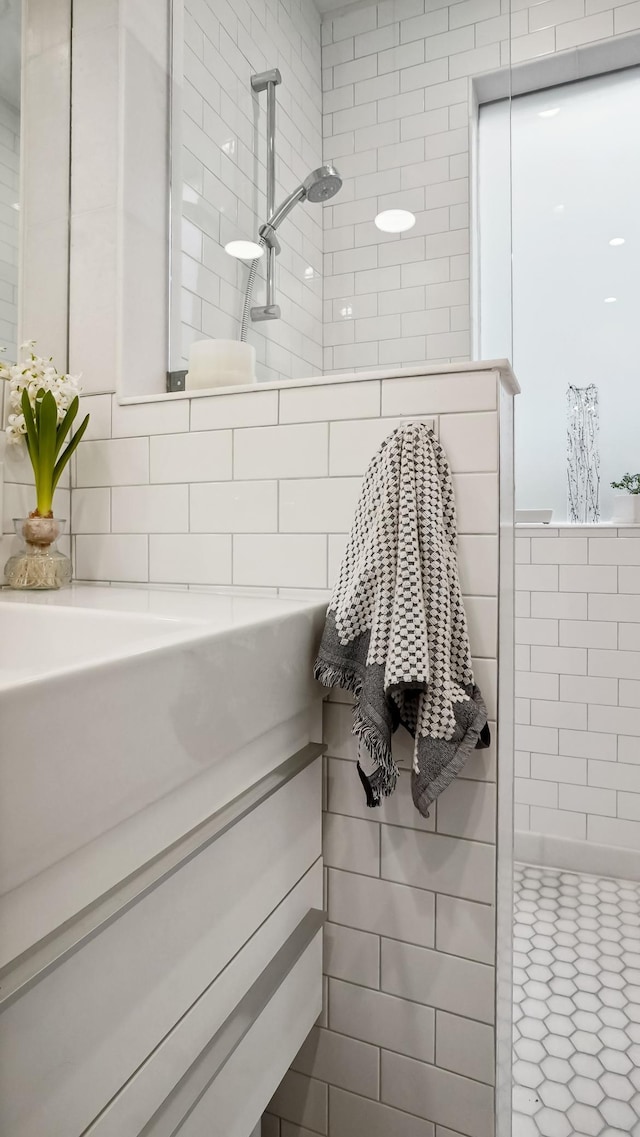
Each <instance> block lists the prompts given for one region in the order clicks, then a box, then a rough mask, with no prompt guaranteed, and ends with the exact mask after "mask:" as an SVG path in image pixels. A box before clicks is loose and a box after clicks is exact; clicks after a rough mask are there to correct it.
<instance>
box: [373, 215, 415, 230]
mask: <svg viewBox="0 0 640 1137" xmlns="http://www.w3.org/2000/svg"><path fill="white" fill-rule="evenodd" d="M415 223H416V219H415V216H414V214H413V213H410V212H409V210H408V209H383V211H382V213H379V214H378V216H377V217H376V219H375V224H376V225H377V227H378V229H381V230H382V232H383V233H406V231H407V229H413V226H414V225H415Z"/></svg>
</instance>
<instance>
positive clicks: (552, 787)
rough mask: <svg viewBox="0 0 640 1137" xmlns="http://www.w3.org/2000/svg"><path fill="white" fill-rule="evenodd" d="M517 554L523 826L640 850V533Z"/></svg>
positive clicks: (549, 540) (529, 544)
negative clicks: (520, 615)
mask: <svg viewBox="0 0 640 1137" xmlns="http://www.w3.org/2000/svg"><path fill="white" fill-rule="evenodd" d="M551 2H553V3H554V4H557V2H558V0H549V3H551ZM548 6H549V5H548V4H547V3H545V4H540V5H538V7H537V9H536V11H538V12H540V10H541V9H543V8H546V7H548ZM532 11H533V9H532ZM587 533H588V535H586V534H587ZM516 551H517V560H518V564H517V566H516V590H517V591H516V596H517V601H518V605H519V609H520V611H522V612H523V613H525V612H526V613H527V615H526V616H523V617H522V618H520V619H517V620H516V643H517V644H519V645H520V647H521V650H524V652H526V655H522V656H521V658H520V660H519V662H518V664H517V671H516V693H517V695H518V725H517V726H516V748H517V750H518V764H519V766H518V770H517V771H516V774H517V776H516V782H515V800H516V803H517V828H518V829H519V830H520V831H522V832H532V833H539V834H543V835H546V836H548V835H552V836H554V837H560V838H569V839H573V840H576V841H584V842H588V843H593V844H598V845H607V846H613V847H624V848H625V849H630V850H636V851H640V682H639V680H640V530H638V529H634V528H630V529H616V528H612V527H611V526H601V527H595V528H592V529H590V530H584V529H582V530H579V529H576V530H573V531H569V530H568V529H567V528H562V529H549V528H546V527H545V528H537V527H536V528H531V529H527V528H525V527H522V526H519V527H518V529H517V530H516Z"/></svg>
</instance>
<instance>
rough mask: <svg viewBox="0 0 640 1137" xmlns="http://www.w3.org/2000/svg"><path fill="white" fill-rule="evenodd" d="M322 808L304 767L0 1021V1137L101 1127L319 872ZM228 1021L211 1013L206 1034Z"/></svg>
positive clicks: (54, 1136) (38, 1136) (71, 1136)
mask: <svg viewBox="0 0 640 1137" xmlns="http://www.w3.org/2000/svg"><path fill="white" fill-rule="evenodd" d="M320 795H321V790H320V760H319V759H316V760H315V761H314V762H313V763H312V764H310V765H308V766H306V768H304V769H302V770H301V772H300V773H297V774H296V776H295V777H292V778H290V780H288V781H286V782H285V783H284V784H283V785H281V787H280V788H278V789H277V791H276V792H272V793H271V794H270V795H269V796H267V797H266V798H265V799H264V800H262V801H261V802H260V804H258V805H257V806H256V807H255V808H252V809H251V811H250V812H247V813H246V814H245V815H244V816H242V817H241V819H240V820H238V821H237V823H235V824H232V825H231V826H230V827H229V828H227V829H226V830H224V831H223V832H221V833H220V834H219V835H218V836H217V839H216V840H214V841H213V842H212V843H210V844H208V845H207V846H206V847H205V848H203V849H202V851H200V852H197V854H196V855H193V856H192V857H191V859H189V860H187V861H186V863H184V864H182V865H181V867H180V868H179V870H178V871H176V872H174V873H173V874H172V875H169V876H167V877H166V878H165V879H163V880H162V882H161V883H160V884H159V885H158V886H157V887H154V888H152V889H151V890H150V891H148V892H147V893H146V894H145V895H144V896H143V897H142V898H141V899H139V900H138V901H137V903H134V904H133V905H132V906H131V907H129V908H128V909H127V910H125V911H123V912H122V913H121V914H119V915H118V917H117V918H116V919H114V920H113V922H112V923H110V924H107V925H106V926H105V927H104V928H102V929H100V930H99V932H98V934H96V935H94V936H93V938H89V939H87V941H86V942H85V943H83V945H82V947H81V948H80V949H79V950H77V951H75V952H74V954H72V955H70V957H69V958H68V959H66V960H64V962H62V963H60V964H59V965H58V966H56V967H55V968H54V969H53V970H52V971H51V972H50V974H45V975H44V977H43V978H41V979H40V980H39V981H38V982H35V983H34V985H33V986H32V987H31V988H30V989H27V990H26V992H25V993H24V994H22V995H20V996H19V997H17V998H16V999H15V1001H14V1002H12V1003H10V1004H9V1005H8V1006H7V1007H6V1008H5V1009H4V1010H3V1013H2V1014H1V1015H0V1132H1V1133H3V1134H5V1133H6V1134H7V1135H10V1137H44V1135H45V1134H46V1137H79V1135H80V1134H81V1133H83V1132H84V1131H85V1130H86V1128H87V1126H90V1125H91V1123H92V1122H94V1124H96V1123H97V1122H96V1119H97V1118H98V1115H99V1114H100V1113H102V1114H103V1116H104V1117H105V1118H106V1117H107V1116H108V1112H109V1107H110V1103H111V1102H112V1099H115V1098H116V1097H117V1095H118V1094H119V1092H120V1090H121V1088H122V1087H123V1086H124V1084H125V1083H126V1082H128V1081H129V1080H130V1079H132V1080H133V1081H135V1078H137V1077H138V1076H139V1073H136V1072H140V1071H141V1070H142V1069H144V1066H145V1063H146V1061H147V1059H148V1057H149V1055H150V1054H151V1053H152V1051H156V1050H158V1052H159V1051H160V1050H161V1049H162V1045H163V1044H164V1041H166V1040H167V1038H168V1036H170V1035H171V1032H172V1031H173V1029H174V1027H175V1026H176V1024H177V1023H178V1021H179V1020H180V1019H181V1018H182V1017H183V1016H186V1014H187V1012H191V1011H192V1009H193V1008H194V1007H195V1005H196V1004H198V1002H199V1000H201V997H202V996H203V993H204V992H205V991H206V990H207V989H208V988H209V987H210V986H211V985H212V984H213V981H214V980H215V979H216V977H217V976H218V975H220V973H221V972H222V970H223V969H224V968H226V967H227V965H229V963H230V961H232V960H234V957H235V956H236V955H237V953H238V952H240V949H242V948H243V946H244V945H246V944H247V943H248V941H250V940H251V937H252V936H253V935H254V933H255V932H256V929H258V928H260V925H262V924H263V922H264V921H267V920H268V918H269V916H270V915H271V914H272V913H274V911H275V910H276V909H277V908H278V905H280V904H281V902H282V901H283V899H284V898H285V897H287V896H288V894H289V893H291V891H292V890H293V889H294V888H295V886H296V884H297V883H298V882H299V881H300V880H301V878H302V877H303V876H304V875H305V874H306V873H307V872H308V870H309V868H310V867H311V866H312V865H314V864H315V862H316V861H318V858H319V857H320V855H321V835H320V822H321V810H320ZM318 879H319V878H318ZM317 887H318V886H317V885H316V886H315V892H316V894H317ZM285 923H286V921H285ZM276 941H277V937H276ZM265 942H266V941H265ZM278 947H279V944H278V943H277V942H276V943H275V947H274V949H273V950H275V951H277V950H278ZM254 950H255V949H254ZM241 954H243V953H241ZM259 956H260V952H258V956H257V957H256V958H258V957H259ZM234 962H235V960H234ZM254 968H255V964H254ZM247 974H248V975H250V974H251V968H250V967H249V968H248V971H247ZM222 978H223V977H222V976H221V979H222ZM319 981H320V980H319V971H318V982H319ZM248 982H251V979H250V978H249V979H248ZM224 986H225V984H224V982H222V983H221V984H220V990H222V991H223V990H224ZM226 1013H228V1009H227V1007H226V1005H225V1001H224V1000H222V1001H221V1003H220V1007H219V1011H218V1021H222V1020H223V1019H224V1016H225V1014H226ZM211 1023H212V1024H213V1025H212V1029H213V1031H215V1030H216V1029H217V1022H216V1015H215V1014H214V1015H213V1016H212V1018H211ZM209 1037H210V1036H209ZM134 1076H135V1077H134ZM165 1093H166V1082H165ZM143 1124H144V1122H143ZM96 1131H97V1130H96ZM105 1132H106V1130H105ZM117 1132H118V1137H123V1134H124V1132H125V1130H123V1129H122V1128H120V1129H118V1130H117ZM132 1132H135V1133H138V1132H139V1130H133V1131H132Z"/></svg>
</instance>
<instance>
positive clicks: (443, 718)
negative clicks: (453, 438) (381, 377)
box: [314, 422, 490, 817]
mask: <svg viewBox="0 0 640 1137" xmlns="http://www.w3.org/2000/svg"><path fill="white" fill-rule="evenodd" d="M456 547H457V538H456V511H455V499H454V494H453V484H452V481H451V472H450V470H449V465H448V462H447V459H446V456H445V453H444V450H443V449H442V447H441V446H440V443H439V442H438V441H437V439H436V437H435V435H434V434H433V431H432V430H430V429H429V428H428V427H427V426H426V425H425V424H424V423H419V422H413V423H406V424H404V425H402V426H400V427H398V429H397V430H395V431H394V432H393V434H391V435H390V436H389V437H388V438H387V439H386V440H385V441H384V442H383V443H382V446H381V447H380V449H379V451H378V453H377V454H376V455H375V457H374V458H373V459H372V461H371V463H370V465H369V468H368V470H367V472H366V474H365V477H364V481H363V485H362V491H361V494H360V499H359V501H358V505H357V508H356V514H355V518H354V522H353V526H352V529H351V534H350V536H349V541H348V543H347V548H346V551H345V554H344V557H343V559H342V564H341V566H340V571H339V573H338V579H337V582H336V585H335V588H334V590H333V595H332V597H331V601H330V603H329V609H328V611H327V619H326V624H325V629H324V633H323V637H322V642H321V645H320V650H319V652H318V658H317V660H316V664H315V669H314V674H315V677H316V679H319V680H320V682H321V683H324V685H325V686H327V687H333V686H339V687H345V688H347V689H348V690H350V691H353V693H354V694H355V696H356V704H355V706H354V716H353V733H354V734H356V735H358V736H359V738H360V741H361V743H362V744H363V746H364V748H365V749H366V751H367V752H368V756H369V758H370V759H371V761H372V763H373V768H372V769H371V770H370V771H365V770H364V769H363V768H362V765H361V763H360V762H359V763H358V772H359V774H360V777H361V779H362V783H363V785H364V788H365V791H366V794H367V802H368V804H369V805H379V803H380V799H381V797H384V796H388V795H389V794H391V793H393V790H394V789H395V786H396V782H397V778H398V769H397V766H396V764H395V762H394V759H393V756H392V753H391V735H392V733H393V732H394V731H395V730H396V728H397V727H398V726H399V725H402V726H404V727H406V729H407V730H408V731H409V732H410V733H411V735H412V736H413V738H414V740H415V745H414V756H413V773H412V793H413V800H414V803H415V805H416V807H417V808H418V809H419V810H420V812H421V813H422V814H423V815H424V816H425V817H426V816H428V811H429V806H430V805H431V803H432V802H433V801H435V799H436V797H437V796H438V794H440V793H442V791H443V790H444V789H445V787H446V786H448V785H449V782H451V781H452V779H453V778H454V777H455V776H456V775H457V774H458V773H459V772H460V770H461V769H462V767H463V765H464V763H465V761H466V760H467V758H468V757H469V754H470V753H471V751H472V750H473V749H474V748H476V747H478V748H482V747H484V746H488V745H489V742H490V738H489V730H488V726H487V711H486V707H485V705H484V702H483V699H482V696H481V694H480V691H479V690H478V688H477V686H476V685H475V683H474V680H473V672H472V669H471V652H470V648H469V637H468V634H467V622H466V617H465V612H464V607H463V603H462V594H461V590H460V582H459V579H458V565H457V555H456ZM362 752H363V751H362V746H361V747H360V753H361V756H362Z"/></svg>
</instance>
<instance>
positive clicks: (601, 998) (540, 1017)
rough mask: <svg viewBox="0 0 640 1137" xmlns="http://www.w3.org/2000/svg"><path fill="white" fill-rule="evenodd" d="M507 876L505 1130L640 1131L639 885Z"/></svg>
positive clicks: (558, 1133) (555, 1135)
mask: <svg viewBox="0 0 640 1137" xmlns="http://www.w3.org/2000/svg"><path fill="white" fill-rule="evenodd" d="M514 877H515V924H516V928H517V932H516V934H517V935H518V967H517V970H516V973H515V977H514V1002H515V1004H516V1005H517V1006H518V1007H519V1008H520V1013H519V1017H518V1020H517V1022H516V1023H515V1024H514V1028H513V1036H514V1047H515V1053H514V1056H513V1081H514V1092H513V1137H640V1072H639V1070H638V1057H639V1056H640V1055H639V1051H640V1048H639V1047H638V1045H637V1044H638V1042H640V1025H639V1021H640V1013H639V1006H638V1004H639V1003H640V884H638V883H635V882H632V881H626V880H607V879H600V878H598V877H594V876H584V875H582V874H579V873H572V872H564V871H562V870H559V869H547V868H537V867H535V866H532V865H516V866H515V871H514ZM543 941H544V942H543ZM542 956H544V959H543V958H542Z"/></svg>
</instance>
